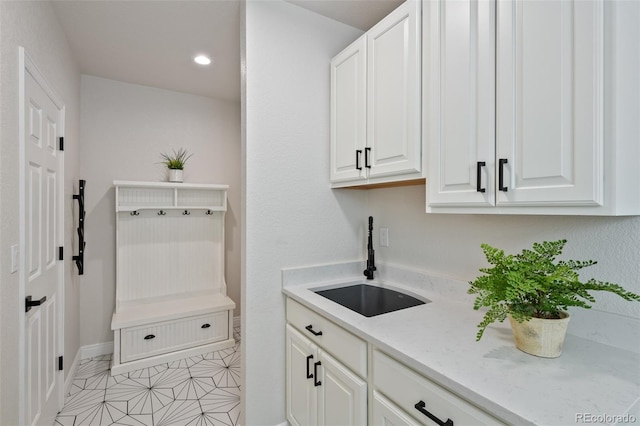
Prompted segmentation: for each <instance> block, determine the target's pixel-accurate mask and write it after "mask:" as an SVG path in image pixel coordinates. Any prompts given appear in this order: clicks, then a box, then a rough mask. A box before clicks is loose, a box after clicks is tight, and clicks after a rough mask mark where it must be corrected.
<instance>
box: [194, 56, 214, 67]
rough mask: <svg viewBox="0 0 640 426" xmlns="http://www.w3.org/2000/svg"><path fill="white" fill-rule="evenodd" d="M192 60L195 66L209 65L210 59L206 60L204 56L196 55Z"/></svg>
mask: <svg viewBox="0 0 640 426" xmlns="http://www.w3.org/2000/svg"><path fill="white" fill-rule="evenodd" d="M193 60H194V61H195V62H196V64H200V65H209V64H210V63H211V59H209V58H207V57H206V56H204V55H198V56H196V57H195V58H193Z"/></svg>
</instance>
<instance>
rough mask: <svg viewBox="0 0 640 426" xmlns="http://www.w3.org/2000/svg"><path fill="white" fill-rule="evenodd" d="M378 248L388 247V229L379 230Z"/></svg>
mask: <svg viewBox="0 0 640 426" xmlns="http://www.w3.org/2000/svg"><path fill="white" fill-rule="evenodd" d="M380 247H389V228H380Z"/></svg>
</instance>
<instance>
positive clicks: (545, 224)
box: [368, 186, 640, 349]
mask: <svg viewBox="0 0 640 426" xmlns="http://www.w3.org/2000/svg"><path fill="white" fill-rule="evenodd" d="M425 197H426V196H425V187H424V186H414V187H405V188H387V189H375V190H371V191H368V205H369V212H371V214H372V215H373V216H374V219H375V224H376V232H377V231H378V228H379V227H387V228H389V241H390V243H389V247H379V246H378V242H379V240H378V238H376V239H375V247H376V260H380V261H382V262H388V263H393V264H397V265H402V266H406V267H410V268H413V269H419V270H423V271H429V272H432V273H435V274H438V275H444V276H447V277H452V278H457V279H460V280H463V281H470V280H473V279H475V278H476V277H477V276H479V275H480V272H479V271H478V268H481V267H485V266H488V263H487V262H486V260H485V257H484V254H483V253H482V250H481V248H480V244H481V243H488V244H490V245H493V246H494V247H498V248H501V249H504V250H505V251H506V252H508V253H519V252H520V251H521V250H522V249H523V248H530V247H531V245H532V243H533V242H536V241H544V240H546V241H552V240H559V239H563V238H564V239H567V240H568V242H567V245H566V246H565V249H564V252H563V256H562V257H563V258H565V259H575V260H589V259H592V260H596V261H598V264H597V265H594V266H592V267H590V268H587V269H583V270H582V271H581V277H582V278H584V279H588V278H595V279H598V280H601V281H609V282H614V283H618V284H620V285H622V286H623V287H625V288H626V289H627V290H630V291H633V292H635V293H640V267H639V265H640V217H583V216H579V217H578V216H517V215H446V214H426V213H425V212H424V211H425ZM375 235H376V236H377V235H378V234H377V233H376V234H375ZM593 294H594V296H595V297H596V300H597V304H596V305H595V306H594V308H593V309H592V311H589V312H583V311H584V310H579V315H581V316H584V317H587V316H593V315H595V314H596V313H595V312H593V311H594V310H598V311H601V312H604V313H611V314H614V315H615V316H617V317H619V318H620V319H621V320H623V319H624V318H622V317H625V318H632V319H635V320H640V303H631V302H627V301H625V300H623V299H621V298H620V297H618V296H615V295H612V294H609V293H605V292H594V293H593ZM634 323H635V324H636V326H635V328H638V324H640V322H638V321H635V322H634ZM579 327H580V324H579V323H577V318H575V319H574V320H573V321H572V322H571V323H570V324H569V332H570V333H571V332H572V330H574V331H578V329H579ZM580 334H583V333H582V332H580ZM619 337H620V338H621V339H626V340H627V342H626V345H628V346H629V347H632V346H635V348H636V349H637V347H638V343H639V342H638V340H637V338H638V333H637V332H636V336H635V337H634V339H636V340H634V341H629V336H626V337H625V336H619ZM613 343H614V342H613V341H612V344H613ZM616 345H623V346H624V345H625V342H617V343H616Z"/></svg>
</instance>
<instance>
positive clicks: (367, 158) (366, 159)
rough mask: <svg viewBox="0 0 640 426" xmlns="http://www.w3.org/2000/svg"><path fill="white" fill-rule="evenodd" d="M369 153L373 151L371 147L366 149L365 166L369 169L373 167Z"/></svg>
mask: <svg viewBox="0 0 640 426" xmlns="http://www.w3.org/2000/svg"><path fill="white" fill-rule="evenodd" d="M369 153H371V148H365V149H364V166H365V167H366V168H367V169H370V168H371V164H369Z"/></svg>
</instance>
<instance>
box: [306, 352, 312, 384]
mask: <svg viewBox="0 0 640 426" xmlns="http://www.w3.org/2000/svg"><path fill="white" fill-rule="evenodd" d="M312 359H313V355H309V356H308V357H307V379H313V374H311V373H310V372H309V361H311V360H312Z"/></svg>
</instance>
